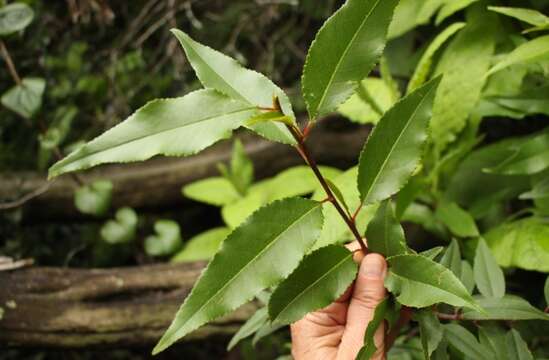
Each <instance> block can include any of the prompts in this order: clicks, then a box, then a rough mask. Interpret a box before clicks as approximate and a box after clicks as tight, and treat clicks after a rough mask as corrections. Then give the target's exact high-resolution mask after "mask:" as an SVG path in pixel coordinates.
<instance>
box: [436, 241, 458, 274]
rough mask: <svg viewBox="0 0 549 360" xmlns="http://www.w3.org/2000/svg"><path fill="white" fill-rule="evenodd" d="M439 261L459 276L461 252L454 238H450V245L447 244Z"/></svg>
mask: <svg viewBox="0 0 549 360" xmlns="http://www.w3.org/2000/svg"><path fill="white" fill-rule="evenodd" d="M440 263H441V264H442V265H444V266H446V267H447V268H448V269H450V270H452V272H453V273H454V274H455V275H456V276H457V277H458V278H459V277H461V252H460V250H459V244H458V242H457V240H456V239H452V242H451V243H450V246H448V248H447V249H446V251H445V252H444V255H443V256H442V258H441V259H440Z"/></svg>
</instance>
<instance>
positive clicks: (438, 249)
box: [419, 246, 444, 260]
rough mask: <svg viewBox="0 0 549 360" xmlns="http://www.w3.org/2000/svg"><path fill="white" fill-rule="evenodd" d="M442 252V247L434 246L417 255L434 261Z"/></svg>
mask: <svg viewBox="0 0 549 360" xmlns="http://www.w3.org/2000/svg"><path fill="white" fill-rule="evenodd" d="M442 250H444V248H443V247H442V246H435V247H434V248H431V249H429V250H425V251H422V252H420V253H419V255H421V256H425V257H426V258H428V259H430V260H434V259H435V258H436V257H437V255H438V254H440V253H441V251H442Z"/></svg>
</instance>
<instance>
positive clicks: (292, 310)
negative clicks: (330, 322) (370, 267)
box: [269, 245, 357, 324]
mask: <svg viewBox="0 0 549 360" xmlns="http://www.w3.org/2000/svg"><path fill="white" fill-rule="evenodd" d="M356 273H357V265H356V264H355V263H354V262H353V253H352V252H350V251H349V250H347V249H346V248H344V247H342V246H338V245H329V246H326V247H323V248H321V249H318V250H316V251H314V252H313V253H311V254H309V255H307V256H306V257H305V258H304V259H303V261H302V262H301V264H299V267H298V268H297V269H295V270H294V272H292V273H291V274H290V276H288V278H287V279H286V280H284V281H283V282H282V283H281V284H280V285H279V286H278V287H277V288H276V290H275V291H274V292H273V294H272V296H271V299H270V301H269V318H270V319H271V321H272V322H273V323H277V324H290V323H293V322H295V321H297V320H299V319H301V318H302V317H303V316H305V315H306V314H307V313H309V312H312V311H315V310H318V309H321V308H324V307H326V306H328V305H330V304H331V303H332V302H334V301H335V300H336V299H337V298H339V297H340V296H341V295H342V294H343V293H344V292H345V290H347V288H348V287H349V286H350V285H351V283H352V282H353V280H354V279H355V277H356Z"/></svg>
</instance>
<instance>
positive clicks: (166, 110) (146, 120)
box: [49, 90, 257, 178]
mask: <svg viewBox="0 0 549 360" xmlns="http://www.w3.org/2000/svg"><path fill="white" fill-rule="evenodd" d="M256 113H257V110H256V109H255V108H254V107H250V105H249V104H245V103H242V102H240V101H237V100H232V99H229V98H228V97H226V96H224V95H221V94H219V93H218V92H216V91H214V90H199V91H195V92H192V93H190V94H188V95H185V96H183V97H180V98H175V99H158V100H153V101H151V102H149V103H148V104H146V105H145V106H143V107H142V108H141V109H139V110H137V111H136V112H135V113H134V114H133V115H132V116H130V117H129V118H127V119H126V120H125V121H124V122H122V123H121V124H119V125H117V126H115V127H113V128H112V129H110V130H109V131H107V132H105V133H104V134H102V135H100V136H99V137H97V138H95V139H94V140H92V141H90V142H89V143H87V144H86V145H84V146H82V147H80V148H79V149H78V150H76V151H74V152H73V153H71V154H70V155H69V156H67V157H66V158H64V159H63V160H61V161H59V162H57V163H56V164H54V165H53V166H52V167H51V168H50V171H49V177H50V178H51V177H54V176H58V175H61V174H63V173H66V172H70V171H76V170H83V169H87V168H90V167H92V166H95V165H99V164H104V163H111V162H130V161H140V160H146V159H149V158H151V157H153V156H155V155H167V156H185V155H191V154H195V153H197V152H199V151H201V150H203V149H204V148H206V147H208V146H210V145H212V144H213V143H215V142H217V141H219V140H221V139H223V138H226V137H227V136H228V135H230V133H231V131H232V130H234V129H236V128H238V127H239V126H241V125H242V124H244V122H245V121H246V120H247V119H249V118H250V117H252V116H253V115H255V114H256ZM181 114H185V116H184V117H182V116H181ZM197 134H200V136H198V135H197Z"/></svg>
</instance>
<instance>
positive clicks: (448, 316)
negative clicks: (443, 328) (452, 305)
mask: <svg viewBox="0 0 549 360" xmlns="http://www.w3.org/2000/svg"><path fill="white" fill-rule="evenodd" d="M435 315H436V316H437V317H438V318H439V319H440V320H463V315H461V314H445V313H440V312H438V311H435Z"/></svg>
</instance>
